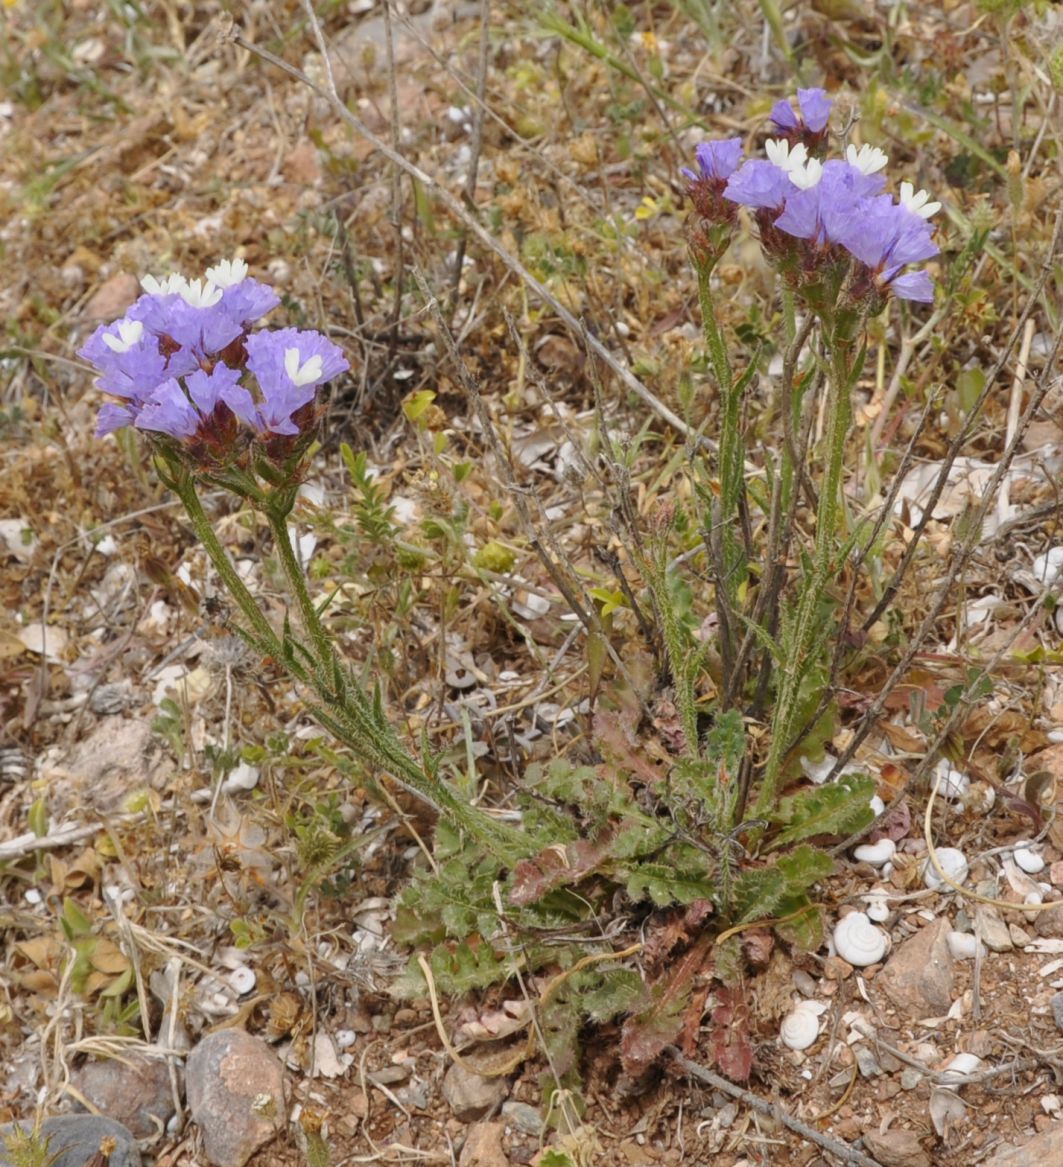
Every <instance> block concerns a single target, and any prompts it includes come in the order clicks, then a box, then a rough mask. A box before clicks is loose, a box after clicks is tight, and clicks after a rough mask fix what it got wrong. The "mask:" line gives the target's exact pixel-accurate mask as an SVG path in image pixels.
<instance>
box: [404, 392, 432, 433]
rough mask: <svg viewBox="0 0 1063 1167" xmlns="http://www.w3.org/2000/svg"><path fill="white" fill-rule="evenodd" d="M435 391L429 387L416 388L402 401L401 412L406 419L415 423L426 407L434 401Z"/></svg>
mask: <svg viewBox="0 0 1063 1167" xmlns="http://www.w3.org/2000/svg"><path fill="white" fill-rule="evenodd" d="M435 399H436V395H435V392H434V391H433V390H431V389H417V390H415V391H414V392H413V393H411V394H410V395H409V396H408V397H407V398H406V400H405V401H403V403H402V412H403V413H404V414H405V415H406V420H407V421H409V422H413V423H414V424H415V425H416V423H417V422H419V421H420V420H421V418H422V417H424V415H425V414H426V413H427V412H428V407H429V406H430V405H431V404H432V402H433V401H435Z"/></svg>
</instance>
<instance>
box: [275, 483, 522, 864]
mask: <svg viewBox="0 0 1063 1167" xmlns="http://www.w3.org/2000/svg"><path fill="white" fill-rule="evenodd" d="M290 509H291V508H290V506H288V507H285V506H283V505H279V506H271V505H270V500H269V499H267V503H266V506H265V508H264V510H265V514H266V518H267V520H268V522H269V525H270V530H271V532H272V534H273V541H274V543H275V545H276V548H277V554H278V557H279V559H280V562H281V566H282V567H283V569H284V576H285V581H286V582H287V584H288V588H289V590H290V592H291V594H292V596H293V597H294V599H295V602H296V605H297V606H298V609H299V616H300V621H301V623H302V625H303V628H304V630H305V632H306V634H307V636H308V637H309V638H310V641H311V644H312V646H313V649H312V652H311V653H310V654H309V655H310V656H311V657H312V658H313V662H314V663H313V666H312V667H311V668H310V669H309V670H308V673H307V676H306V680H307V682H308V683H309V684H310V685H311V687H312V688H313V689H314V692H315V693H316V695H317V698H318V701H319V702H320V704H318V705H314V706H311V712H312V713H313V714H314V716H315V718H316V719H317V721H318V722H320V723H321V724H322V725H323V726H324V727H325V728H326V729H328V730H329V731H330V732H331V733H333V734H334V735H335V736H336V737H337V738H339V740H340V741H342V742H343V743H344V744H345V745H348V746H350V747H351V749H353V750H354V751H355V752H356V754H357V755H358V756H359V757H360V758H361V759H362V761H363V762H367V763H369V764H370V765H371V766H372V767H374V768H376V769H379V770H383V771H384V772H386V773H388V774H390V775H391V776H392V778H394V779H395V781H396V782H398V784H399V785H400V786H401V787H402V788H403V789H404V790H405V791H406V792H407V793H408V794H410V795H412V796H413V797H414V798H416V799H417V800H418V801H420V802H423V803H427V804H428V805H429V806H431V807H432V808H433V809H434V810H435V811H436V813H437V814H439V816H440V817H441V818H443V819H447V820H449V821H450V822H451V823H452V824H453V825H455V826H457V827H459V828H460V829H462V830H464V831H465V832H467V833H468V834H469V835H470V836H471V837H472V838H474V839H476V840H477V842H479V843H480V844H481V845H483V846H484V848H485V849H486V850H488V851H489V852H490V853H491V854H492V855H493V856H494V857H495V858H496V859H498V860H499V862H500V863H502V864H503V865H505V866H511V865H512V864H513V863H515V862H516V861H517V860H519V859H522V858H525V857H526V856H527V855H528V854H529V853H530V852H529V849H528V847H527V845H526V843H525V841H524V839H523V836H522V835H521V834H520V832H519V831H516V830H513V829H511V828H509V827H507V826H505V824H503V823H499V822H497V821H496V820H495V819H493V818H491V816H490V815H488V814H485V813H484V812H483V811H481V810H479V809H477V808H476V807H474V806H471V805H470V804H469V803H467V802H465V801H463V800H462V799H461V798H460V797H459V796H458V795H457V794H456V793H455V792H454V790H453V789H452V788H451V787H450V785H449V784H448V783H447V782H445V781H444V780H443V779H441V778H438V777H436V776H435V775H433V774H431V773H429V771H428V770H427V768H426V767H425V766H424V764H423V763H421V762H419V761H418V760H417V759H416V758H415V757H414V756H413V755H412V754H411V753H410V752H409V751H408V750H407V749H406V747H405V746H404V745H403V744H402V742H401V741H400V740H399V737H398V735H397V734H396V733H395V731H394V730H393V729H392V727H391V725H390V724H389V723H388V721H387V719H386V717H385V716H384V713H383V710H382V709H381V708H380V707H379V705H378V704H376V703H374V702H373V701H372V700H371V699H370V697H369V696H368V694H366V693H364V692H363V691H362V690H361V689H360V688H359V686H358V685H357V684H356V683H355V682H354V681H353V679H352V678H351V676H350V673H349V672H348V670H347V669H346V668H344V666H343V663H342V662H341V660H340V659H339V656H338V654H337V653H336V649H335V646H334V644H333V642H332V637H331V636H330V634H329V632H328V629H327V628H326V627H325V625H324V622H323V621H322V619H321V614H320V612H319V611H318V609H317V607H316V606H315V604H314V601H313V599H312V598H311V596H310V592H309V589H308V588H307V586H306V576H305V573H304V571H303V569H302V566H301V565H300V563H299V560H298V558H297V557H296V554H295V548H294V547H293V546H292V540H291V534H290V532H289V530H288V524H287V516H288V513H289V511H290ZM283 659H284V660H285V662H286V663H289V664H290V663H291V656H290V654H286V655H285V656H284V658H283Z"/></svg>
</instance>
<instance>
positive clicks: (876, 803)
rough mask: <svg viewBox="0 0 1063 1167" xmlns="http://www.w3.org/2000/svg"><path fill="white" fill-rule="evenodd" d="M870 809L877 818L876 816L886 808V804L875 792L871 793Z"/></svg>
mask: <svg viewBox="0 0 1063 1167" xmlns="http://www.w3.org/2000/svg"><path fill="white" fill-rule="evenodd" d="M871 809H872V810H873V811H874V813H875V818H878V816H879V815H880V814H882V812H883V811H884V810H885V809H886V804H885V803H884V802H883V801H882V799H881V798H879V796H878V795H877V794H872V795H871Z"/></svg>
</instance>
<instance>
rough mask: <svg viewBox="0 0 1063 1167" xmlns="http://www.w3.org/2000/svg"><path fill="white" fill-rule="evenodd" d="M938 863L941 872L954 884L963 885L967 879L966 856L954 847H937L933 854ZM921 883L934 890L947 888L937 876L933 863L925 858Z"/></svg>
mask: <svg viewBox="0 0 1063 1167" xmlns="http://www.w3.org/2000/svg"><path fill="white" fill-rule="evenodd" d="M935 854H936V855H937V859H938V863H940V864H941V870H942V871H944V873H945V874H946V875H947V876H948V877H949V879H951V880H952V881H953V882H954V883H963V881H964V880H965V879H966V878H967V871H968V867H967V856H966V855H964V853H963V852H962V851H960V850H958V849H957V848H956V847H938V848H937V851H936V852H935ZM923 883H924V884H925V885H926V886H927V887H929V888H932V889H934V890H936V889H937V888H943V887H947V886H948V885H947V884H946V883H945V882H944V881H943V880H942V878H941V876H940V875H938V873H937V869H936V868H935V867H934V864H933V862H932V861H931V860H930V858H929V856H928V857H927V860H926V862H925V863H924V864H923Z"/></svg>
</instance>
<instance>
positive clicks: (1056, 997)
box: [1049, 993, 1063, 1030]
mask: <svg viewBox="0 0 1063 1167" xmlns="http://www.w3.org/2000/svg"><path fill="white" fill-rule="evenodd" d="M1049 1004H1050V1005H1051V1006H1052V1017H1053V1018H1054V1020H1055V1023H1056V1028H1057V1029H1059V1030H1063V993H1054V994H1053V995H1052V999H1051V1001H1049Z"/></svg>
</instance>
